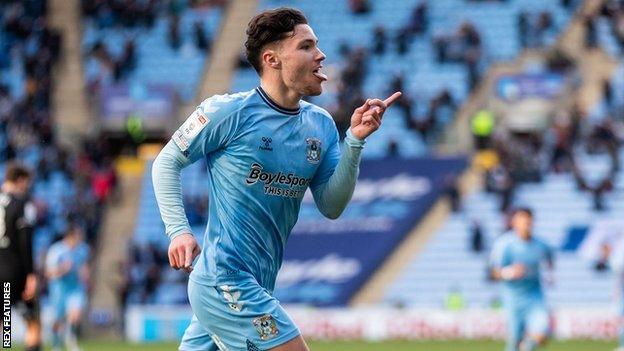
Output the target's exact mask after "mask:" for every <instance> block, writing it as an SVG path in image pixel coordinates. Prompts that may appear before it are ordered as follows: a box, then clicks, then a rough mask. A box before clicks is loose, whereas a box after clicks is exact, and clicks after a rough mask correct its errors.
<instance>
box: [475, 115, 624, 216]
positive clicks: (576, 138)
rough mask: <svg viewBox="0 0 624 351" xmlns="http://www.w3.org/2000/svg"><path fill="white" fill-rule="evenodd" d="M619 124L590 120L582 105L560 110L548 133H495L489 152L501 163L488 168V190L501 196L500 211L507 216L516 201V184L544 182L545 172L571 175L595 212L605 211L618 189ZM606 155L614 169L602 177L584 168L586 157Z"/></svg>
mask: <svg viewBox="0 0 624 351" xmlns="http://www.w3.org/2000/svg"><path fill="white" fill-rule="evenodd" d="M620 129H621V122H617V121H615V120H613V119H612V118H608V117H607V118H604V119H602V120H600V121H598V122H591V121H589V119H588V118H587V117H586V116H584V114H583V113H582V112H581V111H580V109H579V108H578V106H576V105H575V106H573V107H572V108H571V109H570V111H564V112H559V113H558V114H557V115H556V116H555V117H554V118H553V122H552V124H551V126H550V127H549V128H548V129H547V130H546V131H535V132H531V133H517V132H516V133H509V132H507V133H503V134H495V136H494V137H493V140H492V143H491V145H490V148H491V149H492V150H494V152H495V154H496V157H497V160H498V162H497V164H496V165H495V166H493V167H491V168H490V169H488V170H487V173H486V190H487V191H489V192H493V193H497V194H500V197H501V202H500V203H501V205H500V210H501V211H503V212H505V211H507V210H508V209H509V207H510V205H511V204H512V203H513V196H514V193H515V191H516V187H517V185H518V184H521V183H524V182H541V180H542V178H543V175H544V174H546V173H550V172H554V173H568V174H571V175H573V176H574V179H575V180H576V184H577V188H578V190H580V191H586V192H589V193H590V194H591V195H592V198H593V208H594V210H596V211H602V210H604V209H605V205H604V195H605V194H606V193H608V192H610V191H612V190H614V182H615V175H616V172H617V171H618V170H619V168H620V160H619V150H620V146H621V144H622V138H621V134H620V133H619V132H618V130H620ZM600 154H603V155H608V159H609V160H610V165H609V167H608V171H606V172H605V173H604V174H603V175H602V176H601V177H598V178H599V179H596V177H595V174H588V173H587V171H586V170H584V169H582V167H581V164H580V162H579V158H580V157H582V155H600Z"/></svg>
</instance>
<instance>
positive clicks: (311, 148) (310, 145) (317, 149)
mask: <svg viewBox="0 0 624 351" xmlns="http://www.w3.org/2000/svg"><path fill="white" fill-rule="evenodd" d="M306 144H307V146H306V159H307V160H308V162H310V163H318V162H319V161H320V160H321V141H320V140H318V139H317V138H307V139H306Z"/></svg>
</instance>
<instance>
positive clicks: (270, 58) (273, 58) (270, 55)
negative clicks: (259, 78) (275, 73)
mask: <svg viewBox="0 0 624 351" xmlns="http://www.w3.org/2000/svg"><path fill="white" fill-rule="evenodd" d="M262 61H263V62H264V63H265V64H266V65H267V66H269V67H271V68H273V69H280V68H281V66H282V62H281V61H280V59H279V57H278V55H277V51H276V50H274V49H267V50H264V52H263V53H262Z"/></svg>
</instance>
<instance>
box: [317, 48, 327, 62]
mask: <svg viewBox="0 0 624 351" xmlns="http://www.w3.org/2000/svg"><path fill="white" fill-rule="evenodd" d="M326 57H327V56H325V53H324V52H323V51H322V50H321V49H320V48H317V54H316V60H317V61H319V62H321V61H323V60H325V58H326Z"/></svg>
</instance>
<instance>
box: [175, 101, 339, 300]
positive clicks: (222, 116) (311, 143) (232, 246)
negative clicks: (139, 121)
mask: <svg viewBox="0 0 624 351" xmlns="http://www.w3.org/2000/svg"><path fill="white" fill-rule="evenodd" d="M173 141H174V142H175V143H176V145H177V146H178V147H179V148H180V150H181V151H182V152H183V153H184V154H185V156H186V157H187V158H188V159H189V160H190V162H194V161H196V160H198V159H199V158H202V157H205V158H206V163H207V165H208V177H207V178H208V179H206V181H208V182H209V184H210V185H209V189H210V192H209V203H210V206H209V215H208V228H207V230H206V234H205V238H204V247H203V251H202V255H201V257H200V259H199V261H198V262H197V264H196V267H195V269H194V271H193V273H192V275H191V279H194V280H197V281H198V282H200V283H203V284H206V285H219V284H226V283H231V282H232V281H233V279H238V278H237V276H239V275H240V274H246V273H250V274H251V275H253V276H254V277H255V278H256V279H257V281H258V283H259V284H260V286H262V287H264V288H266V289H268V290H270V291H272V290H273V288H274V285H275V278H276V276H277V272H278V270H279V268H280V266H281V262H282V256H283V250H284V245H285V244H286V240H287V239H288V236H289V234H290V231H291V229H292V228H293V226H294V225H295V223H296V222H297V218H298V214H299V206H300V204H301V200H302V199H303V195H304V193H305V190H306V189H307V188H308V186H311V187H312V188H314V187H315V186H318V185H320V184H324V183H326V182H327V180H328V179H329V177H330V176H331V175H332V173H333V171H334V168H335V167H336V165H337V163H338V160H339V158H340V149H339V145H338V132H337V130H336V127H335V124H334V122H333V120H332V119H331V116H330V115H329V114H328V113H327V112H326V111H324V110H322V109H321V108H319V107H316V106H314V105H312V104H309V103H305V102H301V106H300V108H299V109H297V110H286V109H283V108H280V107H278V106H277V105H275V104H273V103H272V102H271V100H270V99H269V98H268V97H267V96H266V95H265V94H263V92H262V90H260V89H256V90H253V91H251V92H247V93H241V94H235V95H218V96H213V97H212V98H209V99H207V100H205V101H204V102H203V103H202V104H201V105H200V106H199V107H198V109H197V110H196V111H195V113H193V115H191V117H190V118H189V119H188V120H187V121H186V122H185V123H184V124H183V125H182V127H180V129H179V130H178V131H176V133H175V134H174V136H173Z"/></svg>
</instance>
